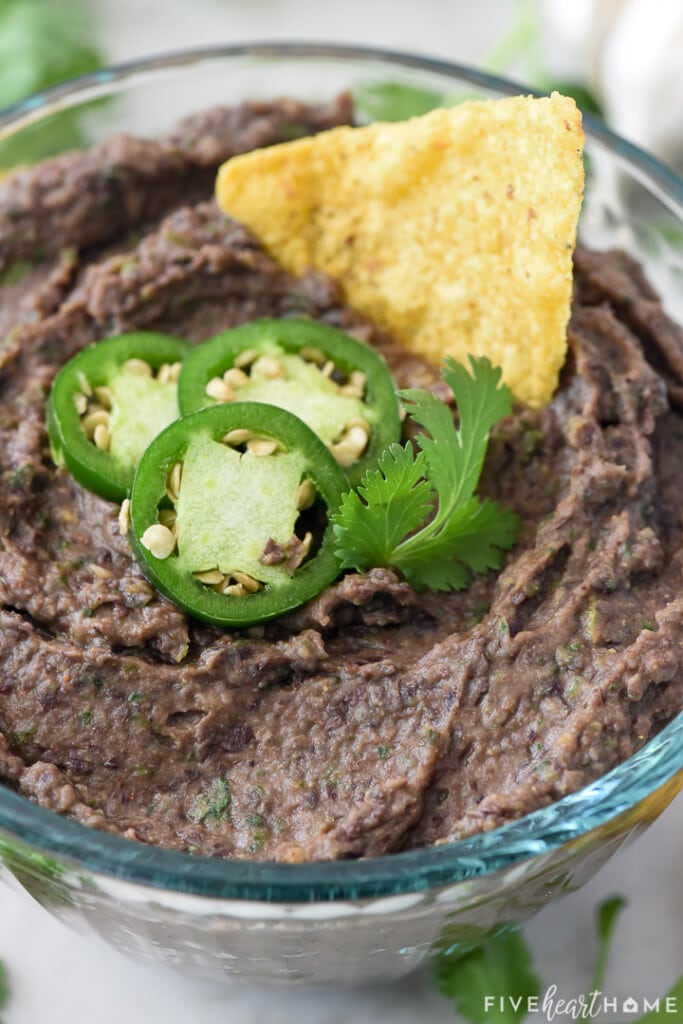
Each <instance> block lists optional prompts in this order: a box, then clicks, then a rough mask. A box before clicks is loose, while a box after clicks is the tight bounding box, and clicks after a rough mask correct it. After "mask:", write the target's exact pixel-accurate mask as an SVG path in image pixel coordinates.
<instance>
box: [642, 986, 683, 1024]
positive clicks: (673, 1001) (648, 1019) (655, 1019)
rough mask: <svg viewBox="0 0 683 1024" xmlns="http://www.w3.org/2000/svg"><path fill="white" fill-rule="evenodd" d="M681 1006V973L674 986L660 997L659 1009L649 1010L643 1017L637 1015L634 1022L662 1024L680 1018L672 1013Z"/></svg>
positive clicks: (682, 1005) (682, 1004) (682, 988)
mask: <svg viewBox="0 0 683 1024" xmlns="http://www.w3.org/2000/svg"><path fill="white" fill-rule="evenodd" d="M670 1006H672V1007H673V1010H672V1009H670V1008H669V1007H670ZM681 1007H683V974H682V975H681V976H680V978H679V979H678V981H677V982H676V983H675V984H674V986H673V987H672V988H670V989H669V991H668V992H667V993H666V994H665V995H663V996H662V997H661V999H660V1000H659V1009H658V1010H651V1011H650V1012H649V1013H646V1014H645V1016H644V1017H639V1018H638V1020H637V1021H635V1024H664V1022H665V1021H673V1020H676V1019H678V1020H680V1017H674V1016H673V1014H675V1013H676V1011H677V1010H679V1009H680V1008H681Z"/></svg>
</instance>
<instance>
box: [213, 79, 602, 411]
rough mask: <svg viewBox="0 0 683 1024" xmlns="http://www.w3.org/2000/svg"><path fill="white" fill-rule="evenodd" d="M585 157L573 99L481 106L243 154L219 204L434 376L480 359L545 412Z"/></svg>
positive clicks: (227, 167)
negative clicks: (327, 282)
mask: <svg viewBox="0 0 683 1024" xmlns="http://www.w3.org/2000/svg"><path fill="white" fill-rule="evenodd" d="M582 153H583V132H582V128H581V115H580V113H579V111H578V110H577V108H576V105H575V103H574V101H573V100H571V99H568V98H567V97H564V96H560V95H559V94H557V93H554V94H553V95H552V96H551V97H547V98H542V99H534V98H532V97H529V96H519V97H511V98H510V99H502V100H488V101H486V100H484V101H473V102H468V103H462V104H460V105H459V106H456V107H453V108H452V109H448V110H442V109H439V110H434V111H432V112H431V113H428V114H425V115H424V116H422V117H416V118H413V119H412V120H410V121H405V122H400V123H392V124H383V123H378V124H371V125H367V126H363V127H360V128H347V127H344V128H334V129H332V130H331V131H327V132H323V133H322V134H320V135H316V136H314V137H312V138H306V139H299V140H297V141H295V142H290V143H285V144H282V145H278V146H271V147H269V148H267V149H261V150H255V151H254V152H251V153H246V154H244V155H242V156H237V157H235V158H234V159H232V160H229V161H228V162H227V163H225V164H224V165H223V166H222V167H221V168H220V171H219V174H218V180H217V184H216V193H217V198H218V202H219V204H220V206H221V207H222V208H223V210H225V211H226V212H227V213H228V214H230V215H231V216H232V217H234V218H235V219H237V220H239V221H242V222H243V223H244V224H246V225H247V226H248V227H249V228H250V229H251V230H252V231H253V232H254V233H255V234H256V236H257V237H258V238H259V239H260V240H261V242H262V243H263V245H264V246H265V248H266V249H267V250H268V251H269V252H270V253H271V254H272V255H273V256H274V257H275V258H276V259H277V260H278V262H280V263H281V264H282V265H283V266H284V267H285V268H286V269H287V270H289V271H291V272H292V273H294V274H301V273H303V272H304V271H305V270H306V269H307V268H310V267H314V268H316V269H318V270H323V271H325V272H326V273H328V274H330V275H332V276H333V277H335V278H337V279H338V280H339V281H340V283H341V285H342V288H343V291H344V295H345V299H346V301H347V302H348V303H349V305H351V306H353V307H354V308H355V309H357V310H359V311H360V312H361V313H363V314H365V315H366V316H367V317H369V318H370V319H371V320H373V321H374V322H375V323H377V324H379V325H381V326H382V327H385V328H387V329H388V330H389V331H390V332H391V333H392V334H393V335H394V336H395V337H396V338H397V339H398V340H399V341H401V342H402V343H403V344H404V345H405V346H406V347H407V348H408V349H410V350H411V351H413V352H416V353H418V354H420V355H422V356H424V357H425V358H427V359H429V360H430V361H432V362H433V363H435V364H437V365H440V364H441V363H442V361H443V358H444V356H446V355H451V356H453V357H454V358H455V359H458V360H461V361H464V360H465V357H466V355H467V353H472V354H474V355H487V356H488V357H489V359H490V360H491V362H492V363H494V364H495V365H497V366H500V367H502V370H503V377H504V380H505V381H506V382H507V383H508V384H509V385H510V387H511V389H512V392H513V394H514V396H515V398H516V399H518V400H519V401H521V402H525V403H527V404H529V405H531V406H536V407H538V406H542V405H545V404H546V403H547V402H548V401H549V400H550V398H551V397H552V394H553V392H554V390H555V388H556V386H557V380H558V375H559V371H560V368H561V366H562V363H563V362H564V359H565V354H566V345H567V341H566V330H567V321H568V318H569V305H570V299H571V287H572V251H573V249H574V244H575V241H576V225H577V220H578V215H579V208H580V205H581V196H582V190H583V161H582Z"/></svg>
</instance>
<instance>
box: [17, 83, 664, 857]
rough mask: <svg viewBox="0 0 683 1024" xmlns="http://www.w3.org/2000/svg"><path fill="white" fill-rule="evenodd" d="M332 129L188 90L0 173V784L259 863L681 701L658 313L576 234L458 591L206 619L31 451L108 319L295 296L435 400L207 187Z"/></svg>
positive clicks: (421, 832) (601, 762)
mask: <svg viewBox="0 0 683 1024" xmlns="http://www.w3.org/2000/svg"><path fill="white" fill-rule="evenodd" d="M350 118H351V110H350V107H349V105H348V103H347V102H346V101H345V100H344V99H341V100H340V101H338V102H336V103H335V104H332V105H330V106H329V107H325V108H322V107H306V106H304V105H303V104H299V103H296V102H294V101H283V102H278V103H273V104H248V105H244V106H242V107H239V108H235V109H216V110H215V111H210V112H209V113H207V114H206V115H202V116H200V117H197V118H196V119H194V120H192V121H191V122H186V123H184V124H183V125H181V126H180V127H179V129H178V130H177V132H176V133H175V134H174V135H173V136H171V137H169V138H167V139H162V140H159V141H142V140H138V139H132V138H117V139H112V140H109V141H108V142H106V143H104V144H102V145H101V146H100V147H98V148H97V149H95V150H92V151H90V152H88V153H83V154H72V155H67V156H62V157H59V158H57V159H56V160H54V161H50V162H48V163H46V164H44V165H42V166H39V167H37V168H35V169H33V170H27V171H21V172H18V173H16V174H15V175H13V176H11V177H10V178H9V179H8V180H7V181H6V182H4V183H3V184H2V185H1V186H0V260H1V261H3V262H4V266H5V268H8V267H9V268H10V269H12V268H16V267H17V265H18V263H17V261H22V263H23V262H24V261H28V263H29V264H30V266H28V267H26V268H25V269H24V272H23V276H21V277H20V279H19V280H15V278H16V277H17V276H18V275H17V274H16V273H14V272H13V273H9V274H6V275H5V281H7V282H8V283H5V284H4V285H3V286H2V288H1V289H0V330H2V338H3V341H2V347H1V348H0V489H1V497H0V779H1V780H2V781H3V782H4V783H5V784H6V785H8V786H10V787H11V788H13V789H15V790H16V791H17V792H19V793H21V794H23V795H24V796H26V797H28V798H30V799H32V800H35V801H37V802H38V803H40V804H41V805H43V806H45V807H48V808H50V809H52V810H54V811H58V812H61V813H64V814H68V815H69V816H71V817H72V818H74V819H76V820H78V821H80V822H83V823H85V824H87V825H90V826H94V827H97V828H101V829H106V830H108V831H111V832H115V833H118V834H121V835H123V836H126V837H128V838H131V839H138V840H141V841H143V842H148V843H156V844H160V845H163V846H168V847H173V848H176V849H182V850H188V851H191V852H195V853H204V854H208V855H212V856H220V857H241V858H250V859H277V860H283V861H304V860H312V859H328V858H345V857H357V856H372V855H378V854H383V853H388V852H392V851H395V850H401V849H406V848H410V847H419V846H425V845H431V844H434V843H438V842H443V841H447V840H453V839H457V838H459V837H462V836H465V835H469V834H472V833H475V832H478V831H481V830H488V829H492V828H495V827H497V826H499V825H501V824H503V823H505V822H506V821H508V820H511V819H514V818H517V817H519V816H521V815H523V814H526V813H528V812H529V811H532V810H534V809H536V808H538V807H541V806H544V805H546V804H548V803H551V802H552V801H554V800H557V799H558V798H560V797H562V796H564V795H565V794H567V793H570V792H572V791H575V790H577V789H578V788H580V787H581V786H584V785H585V784H587V783H589V782H591V781H592V780H594V779H596V778H598V777H599V776H600V775H602V774H603V773H604V772H605V771H607V770H608V769H610V768H612V767H613V766H614V765H615V764H617V763H618V762H620V761H622V760H623V759H625V758H627V757H628V756H629V755H630V754H632V753H633V752H634V751H635V750H637V749H639V748H640V747H641V746H642V745H643V744H644V743H645V742H646V741H647V740H648V738H649V737H650V736H651V735H652V734H653V733H654V732H655V731H657V729H659V728H661V726H662V725H663V724H664V723H665V722H666V721H668V720H669V719H670V718H671V717H672V716H673V715H674V714H675V713H676V712H677V711H678V710H679V709H680V708H681V706H682V705H683V671H682V665H681V662H682V660H683V597H682V596H681V594H682V593H683V589H682V586H681V583H682V575H683V524H682V522H681V511H680V510H681V507H682V505H683V477H682V476H681V473H680V466H681V464H682V463H683V416H682V415H681V412H680V406H681V402H682V400H683V331H682V330H681V328H680V327H678V326H676V325H675V324H673V323H672V322H671V321H670V320H669V319H668V318H667V317H666V315H665V314H664V312H663V311H662V308H661V305H660V303H659V301H658V299H657V297H656V296H655V295H654V293H653V292H652V290H651V288H650V287H649V285H648V284H647V282H646V281H645V280H644V278H643V275H642V273H641V271H640V269H639V267H638V266H637V264H635V263H634V262H633V261H632V260H631V259H630V258H629V257H627V256H626V255H624V254H622V253H618V252H614V253H610V254H605V253H600V254H595V253H591V252H589V251H587V250H585V249H582V248H579V249H578V250H577V253H576V257H575V295H574V302H573V315H572V320H571V324H570V330H569V345H570V353H571V354H570V359H569V361H568V363H567V365H566V366H565V369H564V373H563V377H562V381H561V387H560V390H559V391H558V393H557V395H556V397H555V399H554V401H553V402H552V404H551V405H550V406H549V407H548V408H546V409H544V410H542V411H534V412H530V411H528V410H522V411H520V412H518V413H517V414H516V415H514V416H513V417H511V418H510V419H508V420H506V421H504V422H503V423H502V424H501V425H500V426H499V427H498V428H497V429H496V430H495V432H494V436H493V438H492V442H491V446H490V449H489V455H488V459H487V464H486V467H485V471H484V477H483V483H482V491H483V493H485V494H486V495H488V496H490V497H492V498H496V499H498V500H500V501H501V502H503V503H505V504H507V505H508V506H510V507H511V508H513V509H514V510H515V511H516V512H517V513H518V514H519V515H520V516H521V519H522V528H521V531H520V539H519V542H518V544H517V546H516V547H515V548H514V549H513V551H512V552H511V553H510V555H509V556H508V558H507V561H506V564H505V567H504V569H503V571H502V572H501V573H500V574H499V575H498V576H495V575H494V574H489V575H488V576H486V577H479V578H477V579H476V580H475V582H474V583H473V584H472V586H471V587H470V588H469V590H467V591H465V592H459V593H452V594H446V595H444V594H429V593H427V594H416V593H415V592H414V591H413V590H412V589H411V588H410V587H409V586H407V585H406V584H405V583H403V582H401V581H400V579H399V578H398V577H397V576H395V575H394V574H393V573H392V572H390V571H388V570H373V571H372V572H370V573H369V574H367V575H365V576H361V575H355V574H350V575H347V576H346V577H344V578H342V579H341V580H340V581H339V582H338V583H336V584H334V585H333V586H331V587H330V588H328V589H327V590H326V591H325V592H323V593H322V594H321V595H320V596H319V597H318V598H316V599H315V600H314V601H313V602H311V603H310V604H308V605H307V606H305V607H303V608H302V609H300V610H299V611H297V612H296V613H290V614H289V615H288V616H287V617H284V618H282V619H280V620H278V621H276V622H274V623H271V624H269V625H267V626H265V627H264V626H261V627H255V628H253V629H251V630H246V631H242V632H227V631H224V632H221V631H219V630H216V629H213V628H209V627H205V626H202V625H200V624H198V623H196V622H194V621H192V620H190V619H188V618H187V617H186V616H185V615H184V614H183V613H182V612H181V611H180V610H178V609H177V608H175V607H174V606H173V605H171V604H170V603H169V602H167V601H166V600H165V599H164V598H163V597H161V596H160V595H158V594H157V593H156V592H155V591H154V589H153V588H152V586H151V585H150V584H149V583H148V582H147V581H146V580H145V579H144V577H143V576H142V574H141V572H140V570H139V568H138V566H137V564H136V562H135V560H134V559H133V558H132V556H131V552H130V548H129V545H128V542H127V540H126V538H125V537H123V536H121V535H120V533H119V527H118V507H117V506H115V505H112V504H110V503H108V502H106V501H104V500H102V499H100V498H98V497H96V496H95V495H93V494H90V493H89V492H87V491H85V490H83V489H82V488H81V487H80V486H79V485H78V484H77V483H76V482H75V481H74V480H73V479H72V478H71V477H70V476H69V474H68V472H66V471H65V470H63V469H57V468H55V466H54V463H53V462H52V459H51V455H50V451H49V447H48V442H47V437H46V431H45V398H46V394H47V393H48V391H49V388H50V384H51V381H52V379H53V377H54V375H55V373H56V371H57V370H58V369H59V367H60V366H61V365H63V363H64V362H65V361H66V360H67V359H68V358H69V357H70V356H72V355H73V354H74V353H75V352H76V351H78V350H79V349H80V348H81V347H83V346H84V345H86V344H88V343H90V342H91V341H96V340H98V339H100V338H102V337H104V336H105V335H109V334H115V333H120V332H124V331H129V330H134V329H149V330H155V331H167V332H170V333H174V334H177V335H179V336H181V337H187V338H189V339H190V340H192V341H196V342H198V341H202V340H204V339H205V338H207V337H209V336H210V335H212V334H214V333H215V332H217V331H219V330H223V329H226V328H229V327H232V326H235V325H237V324H240V323H245V322H248V321H250V320H252V319H254V318H257V317H262V316H269V317H281V316H293V315H296V316H302V315H303V316H310V317H312V318H314V319H317V320H320V321H322V322H324V323H328V324H331V325H333V326H336V327H340V328H342V329H344V330H346V331H348V332H349V333H351V334H354V335H355V336H356V337H358V338H360V339H361V340H363V341H367V342H368V343H369V344H371V345H373V346H375V347H376V348H377V349H378V350H379V351H381V352H382V353H383V355H384V356H385V357H386V359H387V361H388V363H389V365H390V368H391V370H392V372H393V374H394V376H395V378H396V381H397V383H398V385H399V387H415V386H418V387H425V386H426V387H431V388H433V389H435V390H436V392H437V393H438V394H440V395H441V396H442V397H444V398H445V397H446V394H445V389H444V386H443V384H442V383H441V381H440V379H439V372H438V368H436V367H432V366H429V365H428V364H426V363H423V362H421V361H420V360H419V359H418V358H417V357H415V356H412V355H410V354H409V353H407V352H406V351H404V350H402V349H401V348H400V347H399V346H397V345H396V344H394V343H393V342H392V341H391V340H390V339H389V338H387V337H386V336H384V335H382V334H381V333H380V332H379V331H377V330H376V329H375V328H373V327H372V325H370V324H369V323H367V321H365V320H363V319H362V318H361V317H360V316H359V315H357V314H356V313H354V312H352V311H350V310H348V309H345V308H344V307H343V306H342V304H341V301H340V297H339V291H338V289H337V288H336V286H335V284H334V282H332V281H330V280H328V279H326V278H324V277H322V276H320V275H314V274H309V275H308V276H305V277H303V278H301V279H299V280H297V279H295V278H293V277H291V276H289V275H288V274H287V273H285V272H284V271H283V270H282V269H281V268H279V267H278V266H277V264H275V263H274V262H273V261H272V260H271V259H270V258H269V257H267V256H266V255H265V254H264V253H263V252H262V251H261V250H260V249H259V247H258V246H257V244H256V243H255V242H254V240H253V239H252V238H251V237H250V236H249V234H248V233H247V232H246V231H245V229H244V228H242V227H241V226H240V225H239V224H236V223H234V222H231V221H229V220H228V219H227V218H226V217H224V216H223V215H222V214H221V213H220V212H219V211H218V209H217V208H216V206H215V205H214V203H213V201H212V200H211V198H210V196H211V190H212V186H213V178H214V174H215V169H216V167H217V166H218V165H219V164H220V163H222V162H223V161H224V160H225V159H227V158H228V157H229V156H230V155H231V154H233V153H237V152H240V151H243V150H246V149H248V148H250V147H253V146H257V145H265V144H268V143H271V142H276V141H279V140H281V139H282V138H284V137H286V135H287V133H288V132H291V128H292V125H293V124H294V125H297V126H298V130H301V131H306V132H312V131H317V130H320V129H322V128H326V127H329V126H332V125H334V124H337V123H344V122H347V121H348V120H349V119H350Z"/></svg>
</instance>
